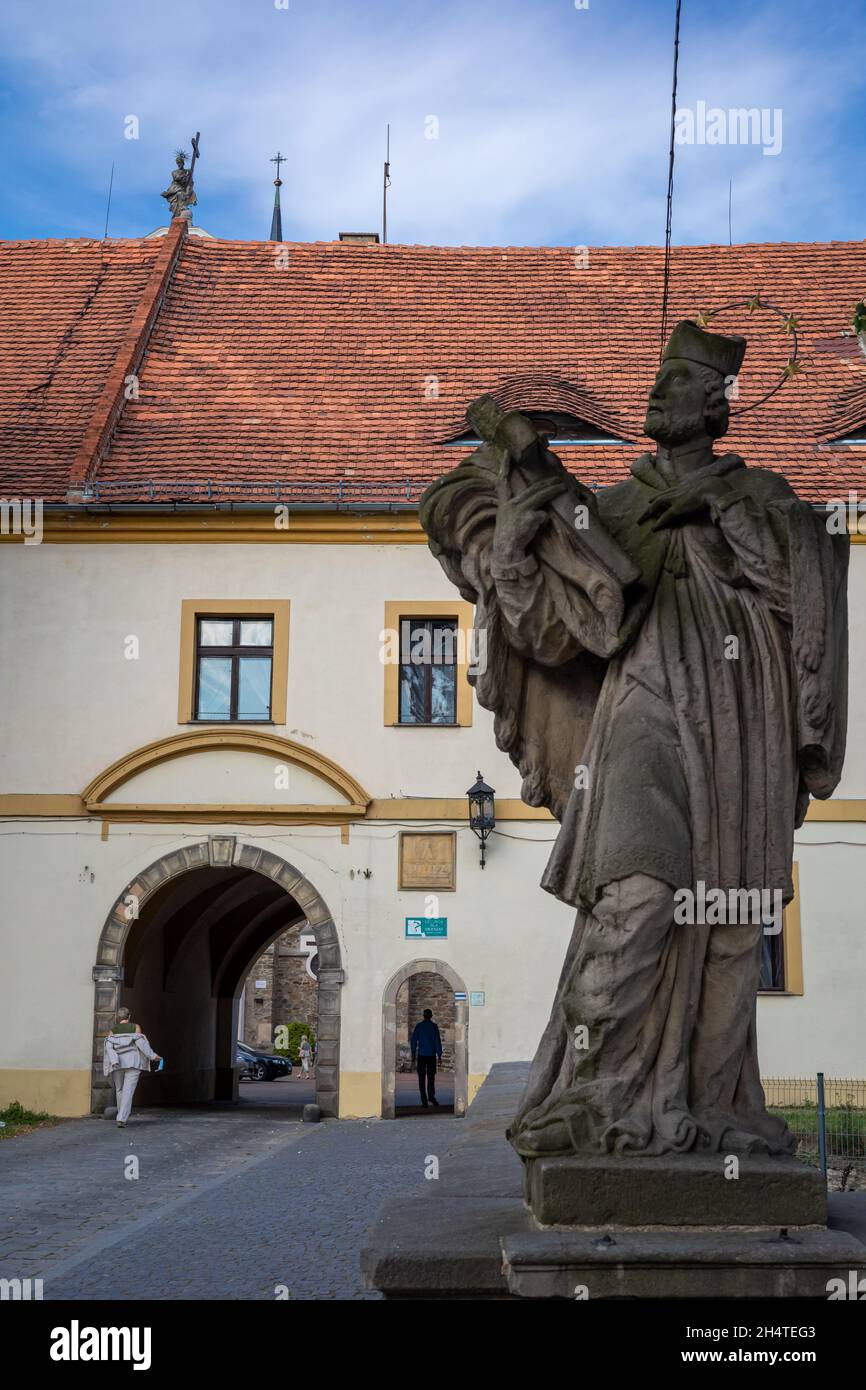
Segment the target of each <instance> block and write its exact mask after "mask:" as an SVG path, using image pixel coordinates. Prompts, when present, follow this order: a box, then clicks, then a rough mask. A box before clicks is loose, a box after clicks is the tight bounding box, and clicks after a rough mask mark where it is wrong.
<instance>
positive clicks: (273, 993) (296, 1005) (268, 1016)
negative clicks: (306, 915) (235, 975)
mask: <svg viewBox="0 0 866 1390" xmlns="http://www.w3.org/2000/svg"><path fill="white" fill-rule="evenodd" d="M306 931H307V926H306V923H303V922H302V923H300V924H299V925H298V926H296V927H293V928H292V929H291V930H290V931H287V932H284V933H283V935H282V936H281V937H279V939H278V940H277V941H275V942H274V943H273V945H272V946H269V947H268V949H267V951H265V952H264V954H263V955H261V956H260V957H259V959H258V960H257V961H256V963H255V965H254V966H253V968H252V970H251V971H250V973H249V975H248V976H247V980H246V984H245V986H244V997H245V1004H244V1035H243V1041H244V1042H245V1043H249V1045H250V1047H272V1046H273V1041H274V1029H275V1028H277V1027H278V1026H279V1024H281V1023H286V1024H288V1023H294V1022H296V1021H300V1022H301V1023H308V1024H309V1025H310V1027H311V1028H312V1030H313V1032H314V1033H315V1032H316V1029H317V1024H318V992H319V991H318V986H317V984H316V982H315V980H311V979H310V977H309V975H308V974H307V966H306V961H307V954H306V952H305V951H304V952H302V951H301V948H300V945H299V937H300V934H301V932H306ZM257 980H264V981H265V987H264V989H256V981H257Z"/></svg>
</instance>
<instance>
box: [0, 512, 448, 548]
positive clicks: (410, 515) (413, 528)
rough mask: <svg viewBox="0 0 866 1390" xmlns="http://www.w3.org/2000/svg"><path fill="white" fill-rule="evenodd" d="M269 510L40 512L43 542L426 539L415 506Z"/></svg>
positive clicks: (376, 541) (415, 542)
mask: <svg viewBox="0 0 866 1390" xmlns="http://www.w3.org/2000/svg"><path fill="white" fill-rule="evenodd" d="M274 506H275V507H276V506H277V504H276V503H275V504H274ZM275 516H276V512H275V513H274V514H273V515H272V514H271V513H270V512H257V513H244V512H205V513H201V512H199V513H191V512H180V513H178V512H170V513H166V512H163V513H157V514H155V515H153V516H148V515H146V514H144V515H138V514H136V515H132V514H129V513H127V514H123V513H120V512H106V513H101V514H94V513H83V512H82V513H68V514H67V513H60V512H48V513H46V514H45V516H44V517H43V544H45V543H47V544H49V545H88V544H91V545H92V544H99V545H165V544H174V545H190V544H211V545H219V544H224V543H225V542H226V541H230V542H234V543H239V544H243V545H251V544H265V545H426V544H427V537H426V535H425V534H424V532H423V531H422V529H421V524H420V522H419V521H418V515H417V513H416V512H387V511H382V512H363V513H360V514H353V513H349V512H307V511H298V512H293V511H292V509H291V506H290V507H289V525H288V527H287V528H286V529H282V528H280V529H278V528H277V527H276V526H275V525H274V520H275ZM23 540H24V537H23V536H20V535H6V534H2V535H0V542H3V541H6V542H13V543H17V544H20V543H21V542H22V541H23Z"/></svg>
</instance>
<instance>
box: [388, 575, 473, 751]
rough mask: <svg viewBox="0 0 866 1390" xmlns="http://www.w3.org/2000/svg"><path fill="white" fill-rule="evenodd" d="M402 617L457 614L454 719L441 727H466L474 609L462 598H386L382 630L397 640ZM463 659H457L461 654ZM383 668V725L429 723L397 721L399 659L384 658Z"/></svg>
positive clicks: (469, 716) (403, 726) (408, 726)
mask: <svg viewBox="0 0 866 1390" xmlns="http://www.w3.org/2000/svg"><path fill="white" fill-rule="evenodd" d="M401 618H456V619H457V626H458V628H459V631H460V641H459V644H458V650H457V655H458V662H457V723H456V724H443V725H442V726H441V727H442V728H443V729H454V728H457V729H468V728H469V727H470V726H471V724H472V686H471V685H470V684H469V681H468V679H467V671H468V665H469V663H468V661H467V660H466V658H467V656H468V655H469V650H470V646H469V634H470V630H471V628H472V623H473V618H474V609H473V606H472V604H471V603H466V601H465V600H463V599H456V600H451V599H448V600H444V599H439V600H434V601H433V602H432V603H428V602H424V601H422V600H419V599H410V600H404V601H397V600H394V599H388V600H387V601H386V603H385V621H384V630H385V631H386V632H389V633H391V632H396V633H397V641H398V642H399V633H400V619H401ZM461 656H462V657H463V660H460V659H459V658H460V657H461ZM384 670H385V720H384V722H385V727H386V729H387V728H393V727H396V728H400V729H411V728H419V727H420V728H424V729H429V728H431V727H433V726H431V725H430V724H423V725H412V724H401V723H400V663H399V661H386V662H385V663H384Z"/></svg>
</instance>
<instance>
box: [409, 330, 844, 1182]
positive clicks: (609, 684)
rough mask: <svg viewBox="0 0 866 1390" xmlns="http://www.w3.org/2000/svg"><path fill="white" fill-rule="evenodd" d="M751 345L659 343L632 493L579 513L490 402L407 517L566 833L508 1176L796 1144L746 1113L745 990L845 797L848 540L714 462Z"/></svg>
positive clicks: (626, 486) (549, 879)
mask: <svg viewBox="0 0 866 1390" xmlns="http://www.w3.org/2000/svg"><path fill="white" fill-rule="evenodd" d="M745 350H746V342H745V339H743V338H735V337H722V336H721V335H718V334H711V333H707V332H705V331H703V330H702V329H701V328H699V327H698V326H697V325H695V324H693V323H690V322H683V323H680V324H678V325H677V327H676V328H675V329H674V331H673V333H672V334H671V337H670V340H669V342H668V344H667V348H666V350H665V353H664V358H663V361H662V365H661V367H660V369H659V372H658V375H657V377H656V380H655V384H654V385H653V387H652V390H651V392H650V397H649V407H648V410H647V415H646V423H645V427H644V428H645V432H646V434H647V435H648V436H649V437H650V438H652V439H653V440H655V441H656V444H657V449H656V452H655V453H654V454H650V453H646V454H643V455H642V456H641V457H640V458H638V459H637V460H636V461H635V462H634V463H633V465H632V469H631V473H632V476H631V477H630V478H629V479H628V480H627V481H625V482H622V483H619V484H617V485H615V486H612V487H609V488H604V489H602V490H601V491H600V492H599V493H598V494H595V493H593V492H592V491H591V490H590V489H588V488H586V487H585V486H583V484H582V483H580V482H579V481H578V480H577V479H576V478H574V477H573V476H572V475H571V474H570V473H568V472H567V471H566V469H565V468H564V467H563V465H562V463H561V462H560V460H559V459H558V458H557V457H556V456H555V455H554V454H552V453H551V452H550V451H549V449H548V448H547V440H546V439H545V438H544V437H543V436H539V435H538V434H537V433H536V431H535V429H534V428H533V426H532V424H531V423H530V421H529V420H528V419H527V418H526V417H525V416H523V415H520V414H519V413H517V412H509V413H503V412H502V411H501V410H500V409H499V408H498V406H497V405H496V402H495V401H493V400H492V398H491V397H482V398H481V399H480V400H479V401H476V402H475V403H474V404H473V406H471V407H470V409H469V412H468V418H469V420H470V422H471V423H472V424H473V426H474V427H475V429H476V430H477V432H478V434H479V436H480V437H481V438H482V440H483V443H482V445H481V447H480V448H478V449H476V451H475V452H474V453H473V454H472V455H471V456H470V457H469V458H467V459H465V460H464V461H463V462H462V463H460V464H459V465H458V466H457V468H455V469H454V470H453V471H452V472H450V473H448V474H446V475H445V476H444V477H442V478H441V479H439V480H438V481H437V482H435V483H434V484H433V485H432V486H431V487H430V488H429V489H428V490H427V492H426V493H425V495H424V498H423V499H422V504H421V522H422V525H423V526H424V529H425V530H426V532H427V535H428V538H429V543H430V547H431V549H432V551H433V553H434V555H436V556H437V557H438V559H439V561H440V563H441V564H442V566H443V568H444V570H445V572H446V574H447V575H448V576H449V578H450V579H451V580H452V581H453V582H454V584H455V585H456V586H457V588H458V589H459V590H460V593H461V594H462V596H463V597H464V598H465V599H468V600H469V601H471V602H473V603H474V604H475V605H476V618H475V621H476V625H477V626H478V627H479V628H484V629H486V632H487V653H488V659H487V665H486V669H485V670H484V672H483V673H478V674H477V675H476V676H475V677H474V678H473V679H474V683H475V689H476V694H477V697H478V700H479V703H480V704H481V705H483V706H484V707H485V708H486V709H490V710H493V711H494V712H495V715H496V722H495V732H496V739H497V742H498V744H499V746H500V748H502V749H504V750H505V751H507V752H508V753H509V754H510V756H511V758H512V760H513V761H514V762H515V763H516V765H517V767H518V768H519V769H520V772H521V774H522V776H523V790H522V795H523V799H524V800H525V801H526V802H528V803H529V804H530V805H532V806H547V807H549V808H550V810H551V811H552V813H553V814H554V816H555V817H556V818H557V820H558V821H559V822H560V829H559V833H558V836H557V840H556V844H555V847H554V850H553V853H552V855H551V858H550V861H549V863H548V866H547V869H546V871H545V874H544V877H543V880H542V885H543V887H544V888H546V889H547V890H548V892H551V893H553V894H555V895H556V897H558V898H560V899H561V900H562V901H563V902H565V903H568V904H570V905H571V906H573V907H574V908H576V910H577V917H576V921H575V925H574V931H573V934H572V937H571V942H570V945H569V947H568V951H567V954H566V958H565V962H564V965H563V968H562V974H561V977H560V981H559V985H558V988H557V991H556V996H555V999H554V1003H553V1009H552V1012H551V1015H550V1022H549V1023H548V1025H547V1028H546V1030H545V1032H544V1035H543V1037H542V1040H541V1043H540V1045H539V1048H538V1052H537V1054H536V1056H535V1059H534V1062H533V1064H532V1069H531V1073H530V1078H529V1084H528V1088H527V1091H526V1095H525V1097H524V1100H523V1102H522V1105H521V1107H520V1109H519V1111H518V1114H517V1115H516V1117H515V1119H514V1122H513V1124H512V1126H511V1128H510V1130H509V1138H510V1139H511V1142H512V1144H513V1145H514V1146H515V1148H516V1149H517V1151H518V1152H519V1153H520V1154H521V1155H522V1156H523V1157H524V1158H526V1159H530V1158H533V1157H536V1156H542V1155H546V1154H552V1155H565V1154H591V1153H624V1154H647V1155H649V1154H664V1153H687V1152H692V1151H701V1150H703V1151H705V1152H717V1151H722V1152H725V1153H729V1152H733V1153H738V1152H739V1153H764V1154H768V1153H769V1154H786V1153H790V1152H792V1151H793V1148H794V1141H793V1138H792V1136H791V1134H790V1133H789V1131H788V1130H787V1128H786V1126H785V1124H784V1122H783V1121H782V1120H781V1119H779V1118H776V1117H775V1116H773V1115H770V1114H769V1113H768V1111H767V1109H766V1105H765V1099H764V1093H763V1089H762V1086H761V1082H760V1076H759V1071H758V1057H757V1043H756V1033H755V1010H756V995H757V990H758V982H759V975H760V969H761V957H762V948H763V943H764V940H765V936H764V933H765V931H772V932H776V931H778V930H779V929H780V926H781V917H780V912H781V905H782V904H784V903H787V902H788V901H790V899H791V897H792V895H793V886H792V877H791V869H792V855H793V838H794V831H795V828H796V827H798V826H799V825H800V824H801V823H802V821H803V819H804V817H805V814H806V809H807V806H808V802H809V798H810V796H816V797H828V796H830V795H831V794H832V792H833V790H834V788H835V786H836V784H837V782H838V780H839V776H840V771H841V766H842V759H843V753H844V745H845V730H846V705H847V698H846V673H847V611H846V575H847V564H848V540H847V537H844V536H843V537H838V536H831V535H829V534H828V532H827V528H826V526H825V524H824V518H823V517H822V516H821V515H819V514H818V513H816V512H814V511H813V510H812V509H811V508H810V507H809V506H808V505H807V504H806V503H805V502H803V501H801V500H800V499H799V498H798V497H797V495H796V493H795V492H794V491H793V490H792V488H791V487H790V486H789V484H788V483H787V482H786V480H785V479H784V478H783V477H782V476H781V475H780V474H777V473H773V472H770V471H768V470H765V469H755V468H748V467H747V466H746V464H745V462H744V461H743V459H742V458H740V457H738V456H737V455H736V454H733V453H722V454H716V453H714V451H713V444H714V441H715V440H717V439H719V438H721V437H722V436H723V435H724V434H725V432H726V430H727V428H728V416H729V406H728V400H727V395H726V391H725V382H726V378H727V379H730V378H731V376H733V375H736V373H737V372H738V370H739V368H740V365H741V363H742V360H743V356H744V354H745ZM702 888H703V889H704V890H705V892H706V898H707V900H709V897H710V890H721V893H720V894H719V896H720V895H721V894H723V895H725V897H726V901H727V902H728V903H729V904H731V903H732V904H733V906H732V907H729V908H728V909H727V912H726V915H727V920H724V918H723V919H722V920H714V917H715V918H718V916H719V913H718V910H717V909H716V910H715V912H714V911H712V910H709V911H706V912H705V913H703V912H702V911H701V908H700V904H701V902H702ZM740 890H747V891H745V892H744V891H740ZM752 890H757V893H755V892H754V891H752ZM689 894H691V898H690V899H689ZM761 895H763V897H762V896H761ZM689 900H690V901H691V902H692V903H693V904H697V908H696V911H695V912H693V913H692V919H691V920H690V921H687V920H684V919H683V915H682V911H681V909H682V904H683V903H684V902H686V903H687V902H688V901H689ZM767 901H771V902H773V903H774V904H777V905H778V910H775V911H774V912H773V913H772V917H771V920H770V919H768V917H767V913H766V911H765V904H766V902H767ZM759 902H760V904H761V911H760V912H757V911H756V904H758V903H759Z"/></svg>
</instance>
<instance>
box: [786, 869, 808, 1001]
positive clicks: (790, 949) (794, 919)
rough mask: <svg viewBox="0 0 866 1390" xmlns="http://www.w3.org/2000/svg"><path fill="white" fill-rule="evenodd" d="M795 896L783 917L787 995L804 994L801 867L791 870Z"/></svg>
mask: <svg viewBox="0 0 866 1390" xmlns="http://www.w3.org/2000/svg"><path fill="white" fill-rule="evenodd" d="M791 877H792V878H793V880H794V896H793V898H792V899H791V901H790V902H789V903H788V906H787V907H786V908H785V911H784V914H783V916H782V958H783V960H784V963H785V993H786V994H803V993H804V992H805V991H804V989H803V937H802V933H801V931H800V865H799V864H798V863H797V862H796V861H795V862H794V864H793V866H792V869H791Z"/></svg>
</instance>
